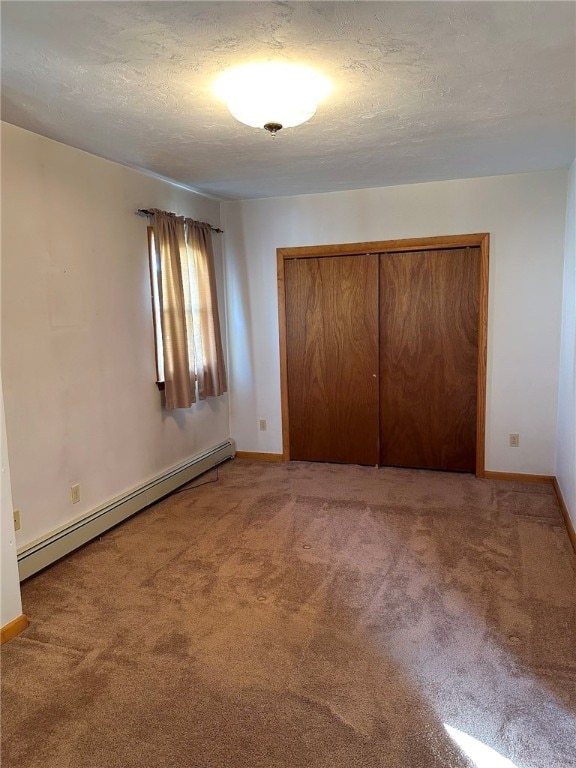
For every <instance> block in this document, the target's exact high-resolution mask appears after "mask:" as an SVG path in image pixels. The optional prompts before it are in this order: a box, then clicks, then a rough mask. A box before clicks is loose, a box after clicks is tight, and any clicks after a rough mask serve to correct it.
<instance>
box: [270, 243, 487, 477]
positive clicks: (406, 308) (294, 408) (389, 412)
mask: <svg viewBox="0 0 576 768" xmlns="http://www.w3.org/2000/svg"><path fill="white" fill-rule="evenodd" d="M479 268H480V253H479V249H478V248H449V249H445V250H436V251H432V250H419V251H406V252H401V253H382V254H376V253H374V254H368V255H355V256H324V257H319V258H296V259H291V260H287V261H285V263H284V278H285V302H286V370H287V389H288V413H289V434H290V457H291V458H292V459H300V460H306V461H328V462H342V463H353V464H383V465H392V466H401V467H419V468H427V469H446V470H453V471H454V470H456V471H470V472H473V471H474V469H475V460H476V410H477V403H476V397H477V394H476V393H477V366H478V312H479V279H478V278H479Z"/></svg>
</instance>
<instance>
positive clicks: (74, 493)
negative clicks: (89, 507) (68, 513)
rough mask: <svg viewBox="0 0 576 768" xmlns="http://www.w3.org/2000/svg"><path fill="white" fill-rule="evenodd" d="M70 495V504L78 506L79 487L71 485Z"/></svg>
mask: <svg viewBox="0 0 576 768" xmlns="http://www.w3.org/2000/svg"><path fill="white" fill-rule="evenodd" d="M70 495H71V496H72V504H78V502H79V501H80V486H79V485H73V486H72V487H71V488H70Z"/></svg>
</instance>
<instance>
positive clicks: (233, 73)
mask: <svg viewBox="0 0 576 768" xmlns="http://www.w3.org/2000/svg"><path fill="white" fill-rule="evenodd" d="M331 90H332V86H331V84H330V82H329V80H327V79H326V78H325V77H324V76H323V75H321V74H320V73H319V72H316V70H314V69H311V68H310V67H305V66H301V65H298V64H288V63H286V62H279V61H274V62H267V63H261V64H244V65H241V66H239V67H235V68H234V69H230V70H228V71H227V72H224V74H223V75H221V76H220V77H219V78H218V80H217V81H216V85H215V92H216V94H217V96H218V97H219V98H221V99H222V100H223V101H225V102H226V104H227V105H228V109H229V110H230V112H231V113H232V115H233V116H234V117H235V118H236V120H239V121H240V122H241V123H245V125H250V126H252V127H253V128H264V129H265V130H267V131H268V132H269V133H270V134H271V135H272V136H273V137H274V136H275V135H276V134H277V133H278V131H279V130H280V129H281V128H293V127H294V126H295V125H301V124H302V123H305V122H306V121H307V120H310V118H311V117H312V116H313V115H314V113H315V112H316V109H317V108H318V104H319V103H320V101H321V100H322V99H323V98H325V97H326V96H327V95H328V94H329V93H330V91H331Z"/></svg>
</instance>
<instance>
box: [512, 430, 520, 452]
mask: <svg viewBox="0 0 576 768" xmlns="http://www.w3.org/2000/svg"><path fill="white" fill-rule="evenodd" d="M519 447H520V435H519V434H518V432H510V448H519Z"/></svg>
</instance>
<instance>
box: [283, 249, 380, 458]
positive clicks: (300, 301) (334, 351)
mask: <svg viewBox="0 0 576 768" xmlns="http://www.w3.org/2000/svg"><path fill="white" fill-rule="evenodd" d="M284 279H285V286H286V351H287V363H288V365H287V370H288V403H289V409H290V455H291V458H292V459H299V460H303V461H331V462H341V463H345V464H377V463H378V432H379V427H378V399H379V393H378V256H377V255H371V256H338V257H334V258H330V257H323V258H318V259H313V258H311V259H293V260H290V261H287V262H286V263H285V271H284Z"/></svg>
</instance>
